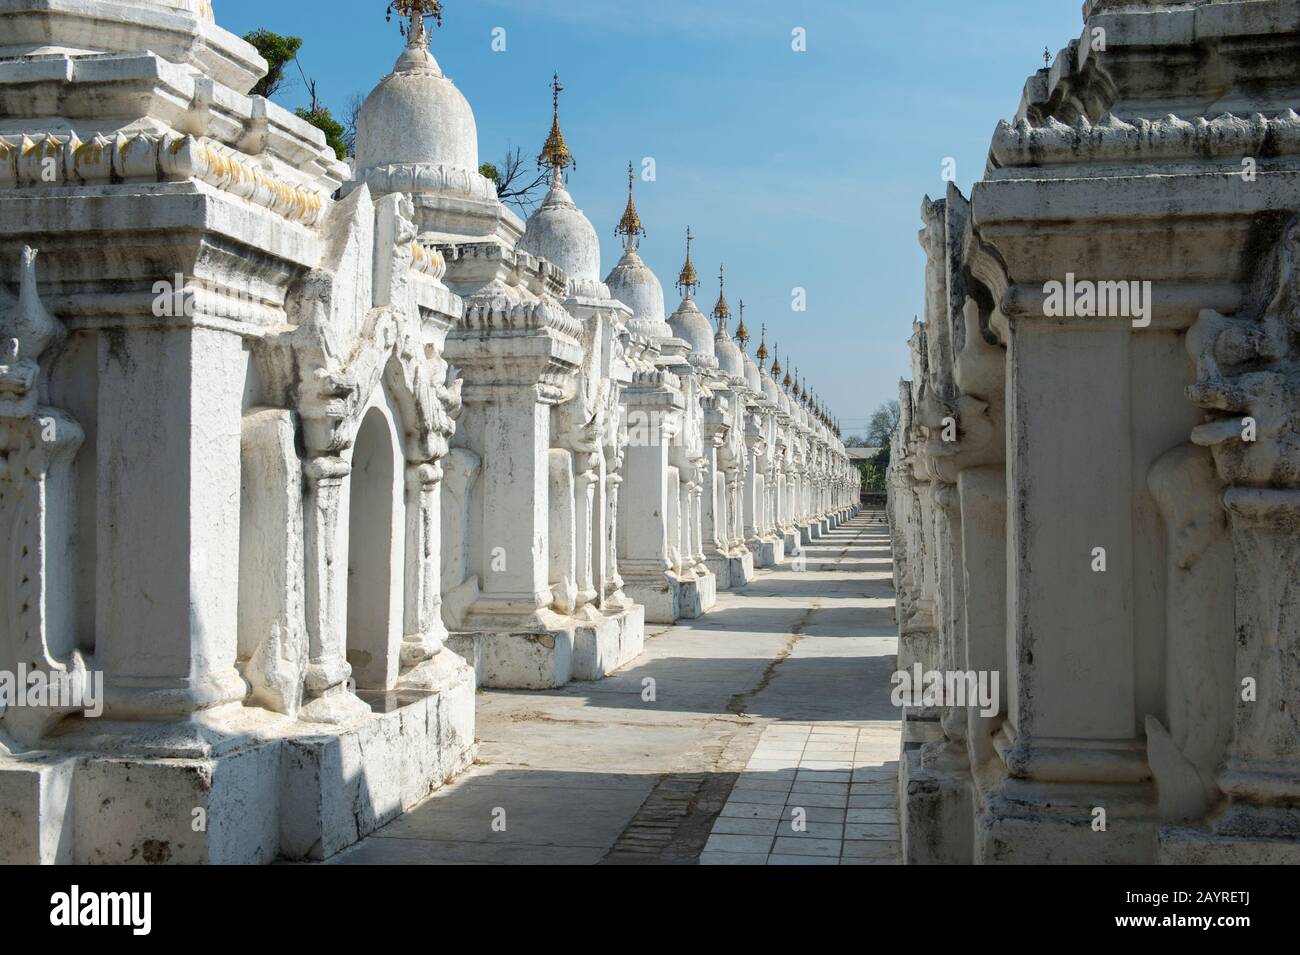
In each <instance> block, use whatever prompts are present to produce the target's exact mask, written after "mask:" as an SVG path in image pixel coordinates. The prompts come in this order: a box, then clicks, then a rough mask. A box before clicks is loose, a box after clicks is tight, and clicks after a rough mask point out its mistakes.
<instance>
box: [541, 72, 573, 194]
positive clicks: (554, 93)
mask: <svg viewBox="0 0 1300 955" xmlns="http://www.w3.org/2000/svg"><path fill="white" fill-rule="evenodd" d="M563 92H564V85H563V84H562V83H561V82H560V74H559V73H556V74H555V75H554V76H552V77H551V101H552V104H553V107H554V114H553V116H554V118H553V119H552V120H551V135H549V136H547V137H546V145H545V146H543V147H542V154H541V155H540V156H538V157H537V165H539V166H541V167H542V168H543V169H551V170H553V173H552V179H551V181H552V182H553V183H558V182H560V178H561V176H562V175H563V173H564V170H565V169H568V168H569V167H570V166H572V167H574V168H575V169H576V168H577V166H578V164H577V162H575V161H574V158H573V153H571V152H569V144H568V143H566V142H565V141H564V133H563V132H562V131H561V130H560V94H561V93H563Z"/></svg>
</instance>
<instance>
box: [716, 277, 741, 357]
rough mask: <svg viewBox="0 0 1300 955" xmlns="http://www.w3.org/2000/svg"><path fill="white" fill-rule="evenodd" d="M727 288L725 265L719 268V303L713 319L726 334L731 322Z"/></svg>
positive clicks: (719, 329)
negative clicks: (728, 323)
mask: <svg viewBox="0 0 1300 955" xmlns="http://www.w3.org/2000/svg"><path fill="white" fill-rule="evenodd" d="M726 288H727V267H726V266H725V265H719V266H718V303H717V304H716V305H714V306H713V317H714V318H715V319H717V322H718V331H720V332H725V331H726V330H727V322H729V321H731V306H730V305H728V304H727V296H726V294H725V293H726ZM742 307H743V306H742ZM740 324H741V325H742V326H743V325H744V324H745V323H744V322H741V323H740ZM736 334H740V332H739V331H737V332H736ZM741 347H742V348H743V347H744V345H742V346H741Z"/></svg>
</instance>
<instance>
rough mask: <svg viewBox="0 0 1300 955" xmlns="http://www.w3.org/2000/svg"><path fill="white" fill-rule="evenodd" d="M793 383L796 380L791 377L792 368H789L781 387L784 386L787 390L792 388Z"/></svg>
mask: <svg viewBox="0 0 1300 955" xmlns="http://www.w3.org/2000/svg"><path fill="white" fill-rule="evenodd" d="M792 384H794V381H793V379H792V378H791V377H790V369H789V368H787V369H786V370H785V380H784V381H782V382H781V387H782V388H784V389H785V390H786V391H789V390H790V386H791V385H792Z"/></svg>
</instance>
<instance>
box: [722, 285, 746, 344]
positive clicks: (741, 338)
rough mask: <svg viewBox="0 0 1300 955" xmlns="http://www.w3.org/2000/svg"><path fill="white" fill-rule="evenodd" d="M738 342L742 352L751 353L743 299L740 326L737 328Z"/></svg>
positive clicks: (741, 301)
mask: <svg viewBox="0 0 1300 955" xmlns="http://www.w3.org/2000/svg"><path fill="white" fill-rule="evenodd" d="M723 304H724V305H725V304H726V303H725V302H724V303H723ZM736 341H738V342H740V350H741V351H749V329H748V328H746V327H745V300H744V299H743V298H742V299H741V300H740V324H739V325H737V326H736Z"/></svg>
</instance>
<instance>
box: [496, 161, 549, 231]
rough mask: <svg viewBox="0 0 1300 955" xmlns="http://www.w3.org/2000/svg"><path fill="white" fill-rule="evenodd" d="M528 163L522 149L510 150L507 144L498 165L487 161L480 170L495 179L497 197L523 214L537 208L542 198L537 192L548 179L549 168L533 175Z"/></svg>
mask: <svg viewBox="0 0 1300 955" xmlns="http://www.w3.org/2000/svg"><path fill="white" fill-rule="evenodd" d="M529 165H530V163H529V162H528V160H526V159H525V158H524V151H523V149H520V148H516V149H514V150H511V149H510V148H509V147H508V146H507V147H506V155H505V159H503V160H502V161H501V164H500V165H499V166H494V165H491V164H490V163H488V164H485V165H484V167H483V169H482V170H480V171H482V172H483V173H484V175H487V176H488V178H491V179H494V180H495V181H496V186H497V198H498V199H500V200H501V201H502V202H505V203H508V204H510V205H512V206H515V207H516V208H517V209H519V210H520V211H521V212H523V213H524V214H525V215H528V214H530V213H531V212H532V211H533V210H534V209H536V208H537V205H538V203H540V202H541V198H542V197H541V196H540V195H538V193H539V191H540V190H542V189H543V187H545V186H546V185H547V184H548V183H549V181H550V174H549V170H542V171H540V172H537V173H536V175H534V174H533V173H532V171H531V170H529V168H528V167H529ZM488 170H491V172H489V171H488ZM492 173H495V175H492Z"/></svg>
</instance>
